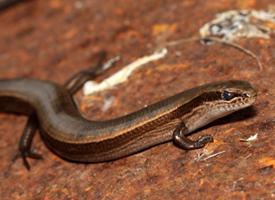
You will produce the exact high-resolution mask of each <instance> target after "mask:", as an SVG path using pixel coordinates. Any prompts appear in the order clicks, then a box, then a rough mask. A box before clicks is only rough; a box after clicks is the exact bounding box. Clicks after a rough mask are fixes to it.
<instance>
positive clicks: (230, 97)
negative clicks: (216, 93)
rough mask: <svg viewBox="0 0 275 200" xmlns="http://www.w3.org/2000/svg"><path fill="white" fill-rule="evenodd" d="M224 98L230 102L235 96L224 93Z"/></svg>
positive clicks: (230, 93)
mask: <svg viewBox="0 0 275 200" xmlns="http://www.w3.org/2000/svg"><path fill="white" fill-rule="evenodd" d="M222 98H223V99H224V100H226V101H229V100H231V99H233V98H234V94H233V93H232V92H228V91H224V92H223V93H222Z"/></svg>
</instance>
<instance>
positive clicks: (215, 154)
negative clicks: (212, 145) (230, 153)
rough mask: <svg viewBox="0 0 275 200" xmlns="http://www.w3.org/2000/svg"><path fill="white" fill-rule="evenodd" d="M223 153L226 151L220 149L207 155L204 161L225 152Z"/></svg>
mask: <svg viewBox="0 0 275 200" xmlns="http://www.w3.org/2000/svg"><path fill="white" fill-rule="evenodd" d="M223 153H225V151H220V152H218V153H214V154H211V155H209V156H207V157H205V158H204V159H203V161H206V160H208V159H210V158H213V157H216V156H218V155H220V154H223Z"/></svg>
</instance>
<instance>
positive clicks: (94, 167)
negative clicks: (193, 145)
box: [0, 0, 275, 200]
mask: <svg viewBox="0 0 275 200" xmlns="http://www.w3.org/2000/svg"><path fill="white" fill-rule="evenodd" d="M272 2H274V1H272V0H262V1H256V0H232V1H227V0H226V1H225V0H224V1H212V0H209V1H201V0H196V1H194V0H186V1H179V0H172V1H171V0H169V1H168V0H150V1H148V0H139V1H136V0H128V1H126V0H116V1H100V0H83V1H81V0H79V1H76V0H66V1H61V0H49V1H43V0H34V1H24V2H23V3H20V4H17V5H15V6H13V7H10V8H8V9H6V10H2V11H1V12H0V27H1V31H0V78H12V77H32V78H37V79H47V80H51V81H55V82H58V83H63V82H64V81H65V80H66V79H67V78H68V77H70V76H71V75H72V74H74V73H75V72H77V71H79V70H80V69H84V68H86V67H87V66H89V65H91V64H93V63H94V62H95V61H96V56H97V54H98V52H100V51H106V52H107V53H108V57H109V58H111V57H114V56H117V55H120V56H121V57H122V60H121V61H120V62H119V63H118V64H117V65H116V67H115V68H113V69H112V70H110V71H108V72H107V73H106V74H104V77H107V76H108V75H110V74H112V73H114V72H115V71H117V70H119V69H121V67H122V66H124V65H126V64H128V63H130V62H132V61H134V60H135V59H137V58H138V57H141V56H144V55H147V54H150V53H152V52H153V51H154V50H155V49H156V48H157V47H159V46H161V45H162V44H163V43H164V42H165V41H172V40H177V39H181V38H184V37H191V36H194V35H197V34H198V29H199V28H200V27H201V26H202V25H203V24H204V23H206V22H207V21H209V20H211V19H212V18H213V17H214V15H215V13H217V12H222V11H225V10H230V9H241V8H242V9H265V8H267V7H268V6H270V5H272ZM271 37H272V38H271V39H270V40H263V39H242V40H240V41H238V44H240V45H242V46H244V47H246V48H247V49H250V50H251V51H253V52H254V53H255V54H257V55H258V56H259V57H260V59H261V61H262V63H263V65H264V69H263V70H262V71H259V69H258V66H257V63H256V62H255V60H253V59H252V58H250V57H248V56H247V55H245V54H244V53H242V52H240V51H238V50H236V49H234V48H231V47H228V46H224V45H220V44H215V45H212V46H203V45H201V44H200V43H199V42H189V43H186V44H182V45H178V46H175V47H171V48H169V53H168V56H166V57H165V58H164V59H162V60H159V61H157V62H154V63H152V64H148V65H146V67H144V68H142V69H141V70H138V71H137V72H135V73H134V74H133V75H132V76H131V77H130V79H129V80H128V81H127V82H126V83H124V84H122V85H120V86H118V87H116V88H115V89H113V90H110V91H106V92H104V93H102V94H99V95H98V96H97V98H94V97H93V99H92V100H93V101H91V98H87V97H85V98H83V95H82V94H81V93H80V94H78V96H77V97H78V100H79V102H80V104H81V108H82V111H83V113H85V115H86V116H87V117H89V118H90V119H110V118H114V117H117V116H121V115H124V114H126V113H129V112H132V111H135V110H138V109H139V108H142V107H143V106H144V105H148V104H150V103H153V102H156V101H158V100H161V99H163V98H165V97H168V96H170V95H173V94H175V93H177V92H180V91H182V90H185V89H187V88H191V87H193V86H196V85H199V84H204V83H206V82H210V81H217V80H228V79H243V80H247V81H250V82H251V83H252V84H253V85H254V86H255V88H257V90H258V99H257V102H256V103H255V105H254V107H253V109H248V110H244V111H241V112H238V113H236V114H234V115H231V116H229V117H227V118H224V119H222V120H219V121H218V122H216V123H214V124H212V125H211V126H208V127H207V128H206V129H203V130H202V131H200V132H199V133H197V134H194V135H192V137H193V138H197V137H198V136H200V135H205V134H211V135H213V136H214V138H215V142H214V143H212V144H210V145H208V146H207V147H206V148H204V149H201V150H196V151H189V152H185V151H182V150H180V149H178V148H176V147H175V146H174V145H173V144H171V143H168V144H163V145H159V146H157V147H155V148H152V149H149V150H147V151H144V152H142V153H139V154H136V155H133V156H130V157H127V158H124V159H120V160H117V161H114V162H109V163H100V164H76V163H70V162H67V161H64V160H62V159H61V158H59V157H57V156H56V155H54V154H53V153H52V152H51V151H49V150H48V149H47V148H46V147H45V145H44V144H43V142H42V141H41V138H40V137H39V136H38V135H37V136H36V137H35V141H34V147H35V148H36V149H37V150H39V151H40V152H41V153H42V154H43V157H44V160H43V161H36V160H34V161H31V166H32V168H31V171H29V172H28V171H27V170H26V169H25V168H24V167H23V165H22V162H21V161H20V160H18V161H16V162H15V163H13V164H12V163H11V158H12V156H13V155H14V154H15V152H16V150H17V143H18V139H19V137H20V135H21V132H22V129H23V127H24V124H25V122H26V117H24V116H16V115H12V114H5V113H1V114H0V121H1V123H0V160H1V164H0V199H94V200H95V199H275V173H274V167H275V144H274V137H275V136H274V135H275V129H274V128H275V114H274V113H275V107H274V105H275V87H274V80H275V67H274V66H275V51H274V49H275V43H274V37H275V35H272V36H271ZM104 77H100V78H99V79H102V78H104ZM110 96H111V97H114V101H113V104H112V106H111V108H109V109H108V110H107V111H105V112H104V111H102V106H103V100H104V98H109V97H110ZM93 102H97V103H96V105H94V104H93V105H91V104H92V103H93ZM255 134H258V137H257V139H256V140H254V141H251V142H241V139H243V138H248V137H250V136H253V135H255ZM215 153H221V154H219V155H217V156H214V157H208V156H210V155H213V154H215ZM201 155H203V156H202V157H201Z"/></svg>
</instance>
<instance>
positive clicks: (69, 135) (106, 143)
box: [0, 78, 256, 162]
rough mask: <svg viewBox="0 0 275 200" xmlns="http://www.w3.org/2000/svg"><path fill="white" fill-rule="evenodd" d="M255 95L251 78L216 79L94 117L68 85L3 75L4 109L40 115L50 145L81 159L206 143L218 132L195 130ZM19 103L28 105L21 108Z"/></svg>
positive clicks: (104, 158) (111, 157)
mask: <svg viewBox="0 0 275 200" xmlns="http://www.w3.org/2000/svg"><path fill="white" fill-rule="evenodd" d="M255 99H256V91H255V90H254V89H253V87H252V86H251V85H250V84H249V83H248V82H245V81H238V80H231V81H225V82H215V83H210V84H205V85H202V86H199V87H195V88H193V89H189V90H186V91H184V92H181V93H179V94H176V95H175V96H172V97H169V98H167V99H164V100H162V101H160V102H157V103H154V104H152V105H149V106H147V107H145V108H142V109H141V110H138V111H136V112H133V113H130V114H128V115H126V116H122V117H119V118H116V119H112V120H107V121H90V120H88V119H85V118H84V117H83V116H82V115H81V114H80V112H79V111H78V109H77V107H76V105H75V103H74V100H73V98H72V95H71V93H70V92H69V91H68V90H67V89H66V88H65V87H64V86H62V85H58V84H55V83H52V82H48V81H41V80H34V79H24V78H22V79H10V80H0V107H1V108H3V109H2V110H5V111H15V112H17V111H18V112H19V111H20V112H21V110H22V108H25V107H27V108H29V109H23V110H22V112H24V113H26V112H27V113H33V114H34V115H35V116H36V117H37V120H38V124H39V129H40V132H41V136H42V139H43V140H44V142H45V143H46V145H47V146H48V147H49V148H50V149H51V150H52V151H54V152H55V153H56V154H58V155H59V156H61V157H63V158H65V159H68V160H71V161H80V162H102V161H110V160H115V159H118V158H121V157H124V156H128V155H131V154H133V153H136V152H139V151H142V150H144V149H147V148H149V147H152V146H155V145H158V144H161V143H164V142H168V141H171V140H172V141H173V142H174V143H175V144H176V145H177V146H178V147H180V148H183V149H197V148H201V147H203V146H204V145H205V144H206V143H208V142H211V141H212V140H213V139H212V137H211V136H203V137H201V138H199V139H198V140H196V141H191V140H190V139H188V138H187V135H188V134H189V133H191V132H193V131H194V130H196V129H198V128H200V127H202V126H204V125H206V124H208V123H210V122H212V121H213V120H215V119H218V118H220V117H223V116H225V115H228V114H230V113H232V112H234V111H237V110H240V109H242V108H245V107H248V106H250V105H252V104H253V103H254V101H255ZM18 103H24V105H25V106H20V107H18V106H17V107H15V105H18ZM19 108H21V109H19ZM30 109H31V110H32V111H31V112H29V110H30ZM22 143H24V141H23V142H22ZM25 143H26V142H25ZM30 157H32V156H30ZM33 157H35V156H33Z"/></svg>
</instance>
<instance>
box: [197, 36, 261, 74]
mask: <svg viewBox="0 0 275 200" xmlns="http://www.w3.org/2000/svg"><path fill="white" fill-rule="evenodd" d="M201 40H210V41H214V42H218V43H221V44H225V45H228V46H231V47H234V48H236V49H238V50H240V51H242V52H244V53H245V54H247V55H249V56H250V57H252V58H254V59H255V60H256V61H257V64H258V66H259V70H260V71H262V70H263V65H262V63H261V61H260V59H259V57H258V56H256V55H255V54H254V53H253V52H252V51H250V50H249V49H246V48H244V47H242V46H240V45H238V44H236V43H233V42H229V41H226V40H222V39H218V38H213V37H204V38H201Z"/></svg>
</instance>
